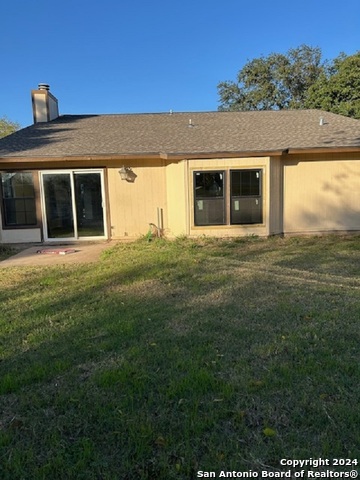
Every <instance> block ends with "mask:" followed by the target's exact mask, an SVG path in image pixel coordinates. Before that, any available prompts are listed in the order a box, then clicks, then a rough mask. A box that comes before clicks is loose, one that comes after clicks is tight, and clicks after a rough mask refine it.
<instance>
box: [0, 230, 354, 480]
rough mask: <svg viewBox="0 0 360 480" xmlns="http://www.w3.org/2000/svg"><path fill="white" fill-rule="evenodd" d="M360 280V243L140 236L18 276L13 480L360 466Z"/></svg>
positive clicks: (9, 357) (5, 322)
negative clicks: (330, 462)
mask: <svg viewBox="0 0 360 480" xmlns="http://www.w3.org/2000/svg"><path fill="white" fill-rule="evenodd" d="M359 274H360V237H359V236H353V237H342V238H341V237H335V236H327V237H318V238H287V239H281V238H272V239H258V238H251V237H250V238H246V239H237V240H214V239H206V238H204V239H200V240H196V241H195V240H186V239H178V240H176V241H173V242H170V241H164V240H156V241H155V240H154V241H152V242H148V241H146V239H143V240H141V241H138V242H135V243H132V244H119V245H117V246H116V247H114V248H113V249H110V250H108V251H107V252H105V254H104V255H103V257H102V259H101V261H100V262H98V263H97V264H90V265H80V266H79V265H66V266H56V267H48V268H40V267H39V268H37V267H36V268H35V267H31V268H30V267H23V268H6V269H4V270H3V271H2V272H1V277H0V297H1V309H0V478H1V480H5V479H10V480H17V479H24V480H31V479H52V480H53V479H86V480H92V479H104V480H106V479H120V480H132V479H134V480H135V479H136V480H138V479H139V480H140V479H144V480H145V479H147V480H150V479H151V480H163V479H164V480H165V479H166V480H171V479H194V478H198V476H197V475H198V474H197V472H199V471H206V472H210V471H214V472H220V471H222V470H224V471H232V470H235V471H238V472H239V471H250V470H252V471H253V472H255V471H256V472H261V471H262V470H266V471H269V472H279V471H280V470H284V467H281V465H280V464H279V462H280V459H282V458H287V459H309V458H319V457H321V458H328V459H332V458H345V459H359V460H360V458H359V453H360V409H359V406H358V403H359V399H360V347H359V345H360V323H359V321H360V301H359V300H360V295H359V294H360V276H359ZM325 468H326V467H325ZM327 468H328V467H327ZM355 468H357V467H355ZM286 469H287V468H285V470H286ZM336 469H337V468H333V470H336ZM350 469H351V468H350V467H346V468H345V467H341V468H338V470H350ZM320 470H321V469H317V471H320ZM216 478H218V477H216ZM259 478H260V474H259Z"/></svg>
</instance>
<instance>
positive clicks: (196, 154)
mask: <svg viewBox="0 0 360 480" xmlns="http://www.w3.org/2000/svg"><path fill="white" fill-rule="evenodd" d="M32 104H33V114H34V124H33V125H31V126H29V127H27V128H23V129H21V130H19V131H17V132H15V133H13V134H12V135H10V136H8V137H5V138H3V139H1V140H0V175H1V182H0V197H1V206H0V217H1V221H0V243H15V242H50V241H59V240H62V241H63V240H66V241H68V240H69V241H70V240H94V239H123V238H136V237H138V236H140V235H144V234H146V233H147V232H148V231H149V228H153V229H155V231H156V232H160V233H162V234H163V235H165V236H168V237H174V236H179V235H187V236H201V235H207V236H221V237H224V236H241V235H260V236H268V235H278V234H285V235H286V234H315V233H316V234H317V233H321V232H334V231H341V232H342V231H343V232H345V231H360V121H359V120H355V119H351V118H346V117H343V116H340V115H335V114H333V113H328V112H323V111H318V110H281V111H254V112H191V113H177V112H172V111H169V112H167V113H154V114H119V115H59V113H58V102H57V99H56V98H55V97H54V96H53V95H52V94H51V93H50V91H49V87H48V85H46V84H40V85H39V88H38V89H37V90H33V91H32Z"/></svg>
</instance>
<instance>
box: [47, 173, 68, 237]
mask: <svg viewBox="0 0 360 480" xmlns="http://www.w3.org/2000/svg"><path fill="white" fill-rule="evenodd" d="M43 188H44V203H45V218H46V230H47V231H46V237H47V238H48V239H51V238H74V237H75V226H74V216H73V204H72V188H71V176H70V174H69V173H54V174H48V173H47V174H43Z"/></svg>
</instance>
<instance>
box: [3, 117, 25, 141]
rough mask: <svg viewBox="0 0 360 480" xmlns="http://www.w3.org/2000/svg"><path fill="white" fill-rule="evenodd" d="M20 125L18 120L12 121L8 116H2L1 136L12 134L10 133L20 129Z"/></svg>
mask: <svg viewBox="0 0 360 480" xmlns="http://www.w3.org/2000/svg"><path fill="white" fill-rule="evenodd" d="M19 128H20V125H19V124H18V123H16V122H12V121H11V120H9V119H8V118H7V117H0V138H3V137H6V136H7V135H10V133H14V132H16V130H19Z"/></svg>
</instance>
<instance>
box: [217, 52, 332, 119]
mask: <svg viewBox="0 0 360 480" xmlns="http://www.w3.org/2000/svg"><path fill="white" fill-rule="evenodd" d="M321 56H322V53H321V49H320V48H318V47H310V46H307V45H301V46H300V47H298V48H295V49H290V50H289V51H288V52H287V53H286V54H280V53H272V54H270V55H268V56H267V57H263V56H262V57H260V58H256V59H254V60H251V61H250V62H248V63H246V64H245V66H244V67H243V68H242V69H241V70H240V71H239V73H238V75H237V81H236V82H232V81H225V82H221V83H219V85H218V91H219V95H220V107H219V110H269V109H272V110H281V109H283V108H302V107H303V105H304V100H305V98H306V93H307V91H308V89H309V88H310V86H312V85H313V84H314V83H315V81H316V79H317V78H318V77H319V76H320V75H322V74H323V72H324V68H325V67H324V64H323V63H322V62H321Z"/></svg>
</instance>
